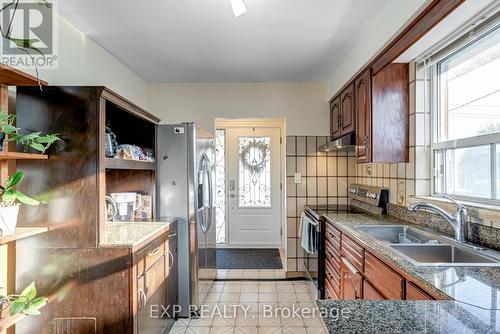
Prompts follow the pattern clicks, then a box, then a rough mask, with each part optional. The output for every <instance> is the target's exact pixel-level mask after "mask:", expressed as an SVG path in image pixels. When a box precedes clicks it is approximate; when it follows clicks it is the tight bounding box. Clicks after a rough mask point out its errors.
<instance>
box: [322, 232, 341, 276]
mask: <svg viewBox="0 0 500 334" xmlns="http://www.w3.org/2000/svg"><path fill="white" fill-rule="evenodd" d="M325 259H326V261H328V262H329V263H330V265H331V266H332V267H333V269H335V270H336V271H337V272H339V271H340V252H339V251H338V250H337V249H335V248H334V247H333V246H332V244H331V243H330V242H329V241H328V240H327V241H325Z"/></svg>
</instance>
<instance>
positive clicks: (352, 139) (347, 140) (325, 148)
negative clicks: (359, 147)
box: [318, 132, 356, 152]
mask: <svg viewBox="0 0 500 334" xmlns="http://www.w3.org/2000/svg"><path fill="white" fill-rule="evenodd" d="M355 148H356V134H355V133H354V132H351V133H349V134H347V135H343V136H342V137H340V138H337V139H335V140H332V141H330V142H328V143H326V144H325V145H321V146H320V147H319V148H318V150H319V151H320V152H330V151H352V150H354V149H355Z"/></svg>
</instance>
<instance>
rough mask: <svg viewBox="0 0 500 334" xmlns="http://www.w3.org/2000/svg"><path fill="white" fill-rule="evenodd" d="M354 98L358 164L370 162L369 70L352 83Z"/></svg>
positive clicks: (370, 91) (370, 102) (370, 111)
mask: <svg viewBox="0 0 500 334" xmlns="http://www.w3.org/2000/svg"><path fill="white" fill-rule="evenodd" d="M354 96H355V97H356V103H355V108H356V155H357V157H358V162H359V163H365V162H371V138H372V87H371V70H370V69H368V70H366V71H365V72H364V73H363V74H362V75H361V76H360V77H359V78H358V79H357V80H356V82H355V83H354Z"/></svg>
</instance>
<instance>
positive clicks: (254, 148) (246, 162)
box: [240, 138, 269, 175]
mask: <svg viewBox="0 0 500 334" xmlns="http://www.w3.org/2000/svg"><path fill="white" fill-rule="evenodd" d="M268 154H269V145H268V144H266V143H264V142H261V141H258V140H257V139H255V138H253V139H251V140H250V141H249V142H248V143H247V144H246V145H244V146H243V147H242V148H241V153H240V159H241V164H242V166H243V168H245V169H247V170H248V171H250V173H251V174H253V175H258V174H260V173H262V172H263V171H264V170H265V168H266V162H267V157H268Z"/></svg>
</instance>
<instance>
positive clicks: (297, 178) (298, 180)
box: [293, 173, 302, 184]
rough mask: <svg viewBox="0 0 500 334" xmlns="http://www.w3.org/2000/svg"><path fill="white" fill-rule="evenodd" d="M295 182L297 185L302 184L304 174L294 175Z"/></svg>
mask: <svg viewBox="0 0 500 334" xmlns="http://www.w3.org/2000/svg"><path fill="white" fill-rule="evenodd" d="M293 182H294V183H295V184H301V183H302V174H301V173H295V174H294V175H293Z"/></svg>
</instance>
